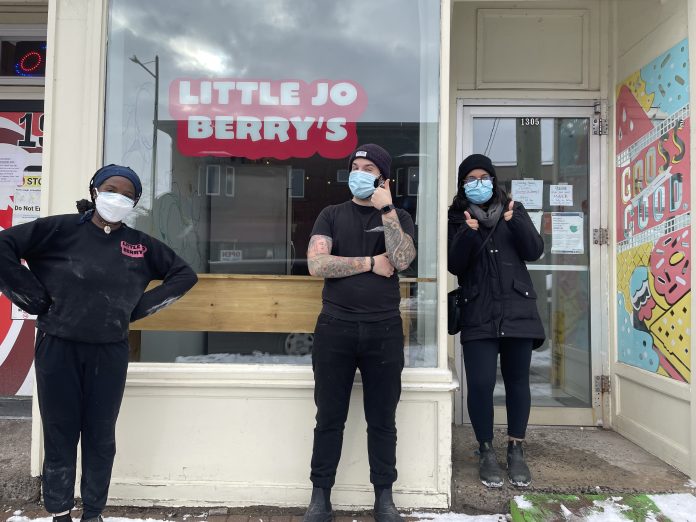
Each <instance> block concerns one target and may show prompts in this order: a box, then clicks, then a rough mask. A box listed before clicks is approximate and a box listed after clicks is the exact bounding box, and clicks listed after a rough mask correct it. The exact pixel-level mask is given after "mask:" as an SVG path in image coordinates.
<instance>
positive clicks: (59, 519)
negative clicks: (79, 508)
mask: <svg viewBox="0 0 696 522" xmlns="http://www.w3.org/2000/svg"><path fill="white" fill-rule="evenodd" d="M53 522H72V518H71V517H70V513H66V514H65V515H58V516H55V515H54V516H53Z"/></svg>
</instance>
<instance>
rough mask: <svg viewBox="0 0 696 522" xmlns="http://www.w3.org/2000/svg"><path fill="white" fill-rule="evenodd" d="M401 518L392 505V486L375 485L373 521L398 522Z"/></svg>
mask: <svg viewBox="0 0 696 522" xmlns="http://www.w3.org/2000/svg"><path fill="white" fill-rule="evenodd" d="M402 520H403V518H402V517H401V515H399V511H398V510H397V509H396V506H395V505H394V499H393V498H392V488H391V486H387V487H375V522H399V521H402Z"/></svg>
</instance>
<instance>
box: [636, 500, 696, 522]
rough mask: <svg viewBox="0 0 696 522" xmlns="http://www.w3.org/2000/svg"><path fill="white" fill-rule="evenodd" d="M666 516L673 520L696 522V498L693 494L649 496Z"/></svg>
mask: <svg viewBox="0 0 696 522" xmlns="http://www.w3.org/2000/svg"><path fill="white" fill-rule="evenodd" d="M648 498H649V499H650V500H652V501H653V502H654V503H655V505H656V506H657V507H658V508H660V511H661V512H662V514H663V515H664V516H666V517H667V518H670V519H672V520H681V521H684V522H696V497H695V496H693V495H692V494H691V493H672V494H668V495H648Z"/></svg>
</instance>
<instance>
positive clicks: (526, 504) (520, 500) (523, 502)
mask: <svg viewBox="0 0 696 522" xmlns="http://www.w3.org/2000/svg"><path fill="white" fill-rule="evenodd" d="M512 500H514V501H515V504H517V507H518V508H520V509H532V508H533V507H534V504H532V503H531V502H530V501H529V500H527V499H526V498H524V495H517V496H516V497H515V498H513V499H512Z"/></svg>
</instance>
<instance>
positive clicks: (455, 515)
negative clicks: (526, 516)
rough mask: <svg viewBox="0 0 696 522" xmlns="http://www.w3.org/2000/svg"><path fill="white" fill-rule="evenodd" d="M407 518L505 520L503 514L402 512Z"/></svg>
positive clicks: (438, 521)
mask: <svg viewBox="0 0 696 522" xmlns="http://www.w3.org/2000/svg"><path fill="white" fill-rule="evenodd" d="M404 515H405V516H407V517H408V518H417V519H418V520H432V521H433V522H472V521H475V522H505V521H506V520H507V517H506V516H505V515H462V514H461V513H452V512H450V513H419V512H416V513H404Z"/></svg>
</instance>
